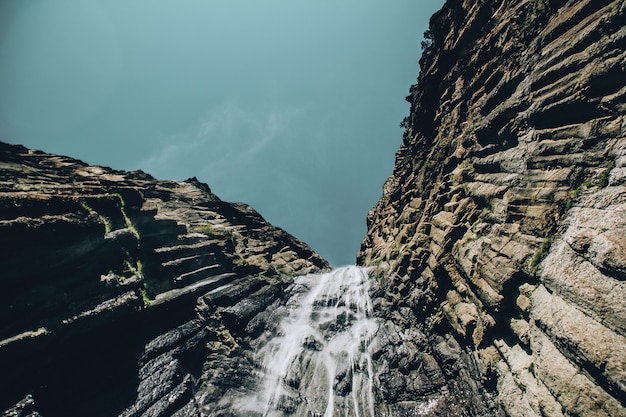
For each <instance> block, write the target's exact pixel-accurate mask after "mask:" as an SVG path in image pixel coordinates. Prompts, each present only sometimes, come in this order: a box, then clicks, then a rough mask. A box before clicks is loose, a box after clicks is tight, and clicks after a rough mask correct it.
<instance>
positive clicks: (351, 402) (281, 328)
mask: <svg viewBox="0 0 626 417" xmlns="http://www.w3.org/2000/svg"><path fill="white" fill-rule="evenodd" d="M370 283H371V279H370V277H369V276H368V274H367V272H366V271H365V270H364V269H362V268H359V267H356V266H349V267H344V268H340V269H336V270H334V271H331V272H328V273H325V274H318V275H307V276H303V277H298V278H296V281H295V287H294V290H293V295H292V296H291V298H290V299H289V300H288V302H287V305H286V307H285V308H286V311H283V313H284V314H283V316H282V319H281V321H280V324H279V325H278V326H277V334H276V336H275V337H273V338H271V339H270V340H269V341H268V342H267V343H266V344H265V345H264V346H263V347H262V348H261V349H260V350H259V352H258V354H259V359H260V360H261V361H262V364H263V374H264V375H263V379H262V384H261V386H260V387H259V392H258V393H257V398H256V400H255V401H254V402H252V403H251V402H247V403H248V405H249V406H252V407H255V408H256V409H255V410H251V409H250V408H248V407H245V408H248V411H252V412H256V413H260V414H261V415H263V416H264V417H285V416H299V417H322V416H323V417H331V416H333V417H343V416H346V417H347V416H354V417H373V416H374V377H373V374H374V371H373V365H372V359H371V356H370V352H369V347H370V343H371V341H372V339H373V338H374V336H375V334H376V332H377V330H378V322H377V320H376V319H375V318H374V316H373V311H372V301H371V299H370V295H369V292H370V286H371V284H370ZM252 404H254V405H252Z"/></svg>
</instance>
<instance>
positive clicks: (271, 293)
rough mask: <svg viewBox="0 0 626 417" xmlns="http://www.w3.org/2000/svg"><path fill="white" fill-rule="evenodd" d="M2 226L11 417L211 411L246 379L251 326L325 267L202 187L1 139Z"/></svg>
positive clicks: (0, 351)
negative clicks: (301, 279) (296, 282)
mask: <svg viewBox="0 0 626 417" xmlns="http://www.w3.org/2000/svg"><path fill="white" fill-rule="evenodd" d="M0 216H1V217H0V248H1V253H2V258H1V259H2V260H1V266H2V273H1V274H0V282H1V283H2V302H1V303H0V369H1V370H2V371H1V372H2V378H0V392H2V394H1V395H0V410H6V411H5V412H4V414H2V415H3V416H38V415H43V416H48V417H49V416H68V415H73V416H79V415H83V416H87V415H89V416H115V415H122V416H129V417H130V416H147V415H150V416H172V415H179V416H183V415H184V416H193V415H200V412H201V409H202V407H203V406H204V405H205V404H206V403H211V402H213V401H215V400H216V399H218V398H221V396H222V395H223V393H224V392H226V391H227V390H228V389H229V388H230V387H232V386H237V385H238V384H239V382H240V381H241V379H242V378H243V376H244V375H246V374H247V373H250V371H251V368H250V367H251V366H252V362H251V361H249V358H248V356H247V355H246V354H245V352H246V351H247V350H246V347H245V346H241V344H240V341H241V337H240V334H241V333H242V332H244V330H243V328H242V326H245V324H242V323H247V322H249V321H250V320H252V319H253V318H254V317H255V316H257V315H258V314H259V313H262V312H264V311H265V308H266V307H267V306H269V305H271V304H272V303H274V302H275V301H276V300H280V299H282V298H283V297H284V289H285V288H286V287H288V286H289V285H290V284H291V282H292V281H293V279H294V277H295V276H298V275H304V274H307V273H309V272H314V271H322V270H324V269H327V268H328V264H327V263H326V261H324V260H323V259H322V258H321V257H319V256H318V255H317V254H315V253H314V252H313V251H312V250H311V249H310V248H309V247H308V246H307V245H305V244H304V243H303V242H301V241H299V240H298V239H296V238H294V237H293V236H291V235H289V234H288V233H286V232H284V231H283V230H281V229H278V228H276V227H273V226H271V225H270V224H268V223H267V222H266V221H265V220H264V219H263V218H262V217H261V216H260V215H259V214H258V213H256V212H255V211H254V210H253V209H251V208H250V207H249V206H246V205H244V204H232V203H226V202H223V201H220V200H219V198H217V197H216V196H215V195H214V194H213V193H212V192H211V191H210V189H209V187H208V186H207V185H206V184H202V183H200V182H198V181H197V180H195V179H190V180H187V181H185V182H178V181H158V180H156V179H154V178H152V177H151V176H149V175H147V174H145V173H143V172H122V171H115V170H112V169H109V168H103V167H95V166H89V165H87V164H84V163H82V162H80V161H77V160H74V159H71V158H67V157H62V156H56V155H49V154H45V153H43V152H38V151H32V150H28V149H26V148H23V147H20V146H13V145H7V144H3V143H0ZM234 306H237V308H234ZM227 310H228V311H227ZM263 325H264V322H263V321H260V322H258V323H257V330H259V331H260V330H262V328H263Z"/></svg>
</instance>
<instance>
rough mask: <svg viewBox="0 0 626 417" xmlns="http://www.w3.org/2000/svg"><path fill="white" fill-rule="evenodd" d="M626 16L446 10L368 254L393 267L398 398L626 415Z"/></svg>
mask: <svg viewBox="0 0 626 417" xmlns="http://www.w3.org/2000/svg"><path fill="white" fill-rule="evenodd" d="M625 24H626V2H624V1H623V0H622V1H620V0H617V1H602V0H593V1H592V0H577V1H571V0H570V1H566V0H497V1H478V0H457V1H452V0H449V1H447V2H446V4H445V5H444V7H443V9H442V10H441V11H439V12H438V13H437V14H435V15H434V16H433V18H432V19H431V23H430V30H429V33H427V36H426V38H427V41H426V44H425V46H427V48H426V49H425V50H424V53H423V56H422V58H421V60H420V66H421V73H420V76H419V79H418V82H417V84H416V85H414V86H413V87H411V90H410V95H409V96H408V97H407V100H408V101H409V102H410V103H411V112H410V115H409V117H408V118H407V119H405V121H404V122H403V124H404V125H406V126H407V129H406V131H405V133H404V137H403V144H402V146H401V147H400V149H399V151H398V152H397V155H396V164H395V168H394V170H393V174H392V175H391V177H390V178H389V179H388V180H387V182H386V183H385V185H384V190H383V196H382V198H381V199H380V201H379V202H378V204H377V205H376V206H375V207H374V208H373V209H372V210H371V212H370V213H369V216H368V219H367V222H368V232H367V236H366V238H365V240H364V242H363V245H362V248H361V251H360V253H359V256H358V262H359V263H360V264H363V265H370V266H375V267H377V268H378V271H379V273H380V279H379V280H380V283H381V287H382V290H381V293H380V294H379V297H378V299H377V300H376V305H377V309H378V311H379V312H380V313H381V314H382V315H383V316H384V317H385V318H386V320H387V321H386V323H385V326H386V327H385V328H386V335H387V336H386V337H387V344H388V347H387V348H381V350H380V352H378V354H377V361H378V369H379V379H380V381H381V386H382V391H381V395H382V397H383V398H382V400H384V401H386V402H388V403H389V405H390V407H395V408H396V409H404V410H418V411H419V412H420V413H422V414H419V415H440V414H437V413H443V414H444V415H484V416H490V415H510V416H586V417H589V416H625V415H626V302H625V300H626V281H625V279H626V275H625V273H626V192H625V191H626V188H625V186H626V117H625V113H626V51H625V50H626V26H625ZM411 415H413V414H411Z"/></svg>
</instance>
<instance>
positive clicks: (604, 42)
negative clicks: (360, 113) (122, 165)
mask: <svg viewBox="0 0 626 417" xmlns="http://www.w3.org/2000/svg"><path fill="white" fill-rule="evenodd" d="M625 24H626V2H625V1H623V0H617V1H606V0H581V1H573V0H570V1H566V0H496V1H491V2H486V1H482V0H454V1H453V0H449V1H447V2H446V4H445V5H444V7H443V8H442V10H441V11H440V12H438V13H437V14H436V15H435V16H433V18H432V19H431V24H430V30H429V34H428V41H429V43H430V45H428V47H427V48H426V49H425V50H424V53H423V56H422V58H421V60H420V66H421V73H420V75H419V79H418V81H417V84H416V85H414V86H413V87H411V91H410V95H409V96H408V97H407V100H408V101H409V102H410V103H411V112H410V115H409V117H408V118H407V119H406V121H405V122H404V123H405V124H406V125H407V129H406V131H405V133H404V136H403V144H402V146H401V147H400V149H399V151H398V153H397V155H396V165H395V168H394V171H393V174H392V176H391V177H390V178H389V179H388V181H387V182H386V184H385V186H384V190H383V196H382V198H381V200H380V201H379V202H378V204H377V205H376V206H375V207H374V208H373V209H372V211H371V212H370V213H369V215H368V219H367V223H368V232H367V235H366V237H365V240H364V242H363V245H362V247H361V251H360V252H359V254H358V260H357V263H358V264H360V265H365V266H368V267H370V271H372V275H373V276H374V277H375V278H376V280H377V282H376V283H375V285H374V284H372V286H371V288H370V287H369V285H370V284H369V281H367V280H366V279H365V275H363V274H364V273H363V272H359V271H362V270H357V269H355V270H353V271H352V272H351V273H349V274H348V273H347V272H342V273H338V274H336V275H335V274H328V275H325V276H324V278H323V279H322V278H315V277H313V276H309V277H305V278H304V279H296V277H297V276H301V275H305V274H308V273H312V272H321V271H325V270H327V269H328V267H329V266H328V264H327V263H326V262H325V261H324V260H323V259H322V258H321V257H319V256H318V255H317V254H315V253H314V252H313V251H312V250H311V249H310V248H309V247H308V246H307V245H306V244H304V243H303V242H301V241H299V240H298V239H296V238H294V237H293V236H291V235H289V234H288V233H286V232H285V231H282V230H280V229H278V228H276V227H273V226H271V225H269V224H268V223H267V222H265V220H264V219H263V218H262V217H261V216H260V215H259V214H258V213H256V212H255V211H254V210H253V209H251V208H250V207H249V206H246V205H244V204H240V203H227V202H223V201H221V200H220V199H219V198H218V197H217V196H215V195H214V194H213V193H212V192H211V190H210V189H209V187H208V186H207V185H206V184H203V183H200V182H198V181H197V180H196V179H190V180H187V181H184V182H179V181H159V180H156V179H154V178H153V177H151V176H150V175H148V174H146V173H143V172H141V171H137V172H123V171H116V170H112V169H109V168H103V167H94V166H89V165H87V164H84V163H82V162H80V161H77V160H74V159H71V158H68V157H62V156H56V155H50V154H46V153H43V152H40V151H33V150H28V149H26V148H24V147H21V146H14V145H8V144H4V143H0V253H1V254H2V258H1V266H2V275H0V282H1V283H2V289H3V291H2V296H1V297H2V302H1V303H0V318H1V320H0V373H1V374H2V378H1V379H0V392H1V393H2V394H1V395H0V411H2V416H3V417H9V416H12V417H13V416H22V417H25V416H31V417H35V416H45V417H51V416H57V415H76V416H82V415H89V416H115V415H120V416H124V417H131V416H146V417H148V416H161V417H169V416H178V417H182V416H203V415H209V416H222V417H225V416H240V415H245V416H260V415H263V411H261V410H259V409H247V408H245V407H244V408H236V407H234V406H233V404H234V403H235V402H236V401H238V400H239V399H240V397H241V395H248V394H250V392H249V391H250V390H252V389H253V388H254V385H255V384H257V383H258V381H256V379H255V378H257V374H258V373H260V371H259V368H260V365H259V363H257V362H256V361H257V359H256V357H255V355H256V354H255V349H258V351H260V352H263V350H264V349H265V350H271V349H278V347H277V345H276V346H275V345H274V344H273V343H278V342H279V341H280V339H278V340H275V341H271V340H270V342H268V338H269V337H270V336H271V335H274V336H275V335H276V333H277V332H278V327H279V322H280V320H282V319H284V318H285V317H288V315H287V310H290V311H293V309H295V308H297V307H298V306H299V305H301V304H302V305H305V306H308V307H307V308H309V310H311V313H310V315H311V316H314V315H315V316H316V317H317V318H319V316H320V312H322V313H323V314H325V315H327V316H328V317H330V316H332V315H333V314H335V313H333V312H334V311H341V314H339V315H338V316H337V317H335V318H333V320H337V321H336V322H333V321H332V320H329V321H327V320H326V318H327V317H326V318H325V317H322V319H324V320H320V322H318V323H316V326H315V329H313V330H311V332H317V331H318V330H317V329H321V330H320V332H321V333H325V334H326V335H327V336H328V337H329V340H332V338H334V337H335V336H337V332H336V330H337V329H336V328H341V327H343V328H349V327H350V325H352V324H354V323H357V322H361V323H366V324H368V326H369V324H372V323H373V318H372V317H371V314H372V312H373V313H374V314H376V315H377V316H378V317H377V318H376V320H375V322H376V327H375V329H376V330H375V333H376V335H375V336H372V334H373V333H374V330H372V329H374V327H373V326H372V327H371V328H370V327H366V330H367V331H365V332H364V333H363V334H357V336H358V338H359V340H360V339H364V340H366V341H367V347H363V348H360V350H358V354H357V353H354V356H357V357H358V356H360V357H361V359H359V362H363V363H364V365H360V364H355V363H350V362H349V361H339V360H338V361H337V362H336V365H333V366H335V367H336V368H337V369H335V370H334V372H335V373H334V375H335V378H333V380H332V381H329V383H328V386H330V390H331V392H330V394H332V395H335V396H336V397H337V401H336V402H335V403H334V404H343V405H346V408H345V409H350V410H358V409H361V410H364V411H363V413H365V414H367V413H369V414H372V415H386V416H416V415H417V416H436V415H450V416H598V417H599V416H625V415H626V324H625V323H626V303H625V302H624V300H625V299H626V283H625V277H626V241H625V239H626V237H625V236H626V192H625V191H626V188H625V186H626V117H625V111H626V83H625V82H624V80H626V25H625ZM342 274H343V275H344V276H351V277H352V278H358V279H357V280H356V281H357V284H355V287H353V288H352V289H351V290H350V291H354V292H355V293H356V292H358V293H359V295H358V296H356V295H354V294H352V293H349V294H348V296H350V297H352V298H350V300H351V301H345V298H344V295H343V294H342V293H341V292H340V290H339V287H342V285H340V284H341V283H338V282H335V281H333V280H339V279H343V278H335V277H339V276H342ZM320 280H321V281H324V280H325V282H326V284H328V285H327V286H326V287H324V289H323V290H322V289H319V287H318V286H317V284H318V283H319V282H318V281H320ZM365 282H368V284H367V285H368V287H367V290H365V289H364V288H363V285H365V284H364V283H365ZM308 287H311V288H318V291H320V292H321V294H322V295H324V297H323V298H322V299H321V300H320V299H316V298H314V297H311V298H307V297H305V294H304V293H303V291H305V290H304V289H303V288H308ZM355 288H356V289H355ZM357 289H358V291H357ZM293 294H295V298H294V299H293V300H295V301H292V302H291V303H292V304H291V305H289V300H290V298H289V297H291V296H292V295H293ZM370 296H371V302H370V299H369V297H370ZM355 299H358V302H356V301H354V300H355ZM301 300H306V302H302V301H301ZM341 300H343V301H341ZM364 300H365V301H366V302H364ZM333 303H335V304H336V305H335V304H333ZM352 304H354V305H355V306H356V307H355V309H354V311H352V310H351V309H352V307H353V306H352ZM363 305H366V307H367V308H364V307H363ZM337 307H339V308H337ZM353 313H358V314H353ZM331 318H332V317H331ZM300 319H302V320H303V322H302V323H300V322H296V325H297V326H296V327H298V328H300V327H304V328H307V329H308V328H309V327H310V326H309V324H308V323H306V322H305V318H304V317H299V316H298V320H300ZM335 327H336V328H335ZM307 331H308V330H307ZM286 333H289V332H286ZM294 333H295V331H294ZM281 337H285V338H287V337H289V334H284V335H281ZM355 340H356V339H355ZM300 342H301V345H302V346H301V347H298V348H302V349H305V350H307V351H298V352H295V351H289V355H285V356H286V357H287V356H289V357H295V358H300V359H296V362H297V363H296V362H294V363H293V364H292V363H289V364H287V363H285V364H284V365H285V368H286V369H287V368H288V369H287V371H286V373H285V376H284V377H282V378H283V379H282V380H281V381H279V382H278V383H277V384H278V385H279V386H280V389H277V388H278V387H274V386H272V387H269V388H268V390H269V391H270V392H271V393H272V394H271V396H270V398H271V401H270V402H272V405H273V406H274V405H275V406H276V410H277V411H276V413H277V414H276V415H290V414H292V413H294V412H297V413H300V414H299V415H322V414H321V413H331V414H332V413H333V407H332V404H333V403H331V402H330V401H328V402H325V401H326V397H325V396H324V395H319V398H317V399H316V400H315V401H312V402H317V404H314V407H317V408H307V407H308V406H307V407H304V406H303V404H302V401H300V400H301V399H302V396H303V395H306V394H302V392H306V389H310V390H311V391H309V392H315V394H316V395H318V394H319V392H320V390H322V391H323V390H324V389H327V388H326V385H324V384H322V383H316V382H315V381H314V380H315V379H316V375H317V372H318V369H322V368H323V366H322V365H320V363H325V362H326V361H325V360H319V361H318V359H312V358H317V357H320V356H322V357H324V358H326V357H327V356H328V357H330V356H337V357H339V356H341V355H342V354H344V353H345V354H351V355H352V354H353V353H352V351H349V350H346V352H343V350H345V349H344V348H343V347H342V348H341V349H343V350H341V349H340V350H339V351H334V350H332V349H331V350H330V351H331V352H332V354H328V355H327V356H324V355H326V353H325V349H326V346H327V345H326V346H325V345H324V343H325V342H324V341H323V340H321V339H320V340H317V339H315V338H314V337H312V336H311V335H310V334H307V336H306V337H305V338H304V339H303V340H302V341H300ZM350 343H351V344H352V345H353V344H354V343H353V342H350ZM356 351H357V350H355V352H356ZM278 352H280V349H278ZM337 352H339V353H337ZM270 362H277V363H280V362H281V356H280V355H279V356H277V357H272V359H271V360H270ZM300 364H302V365H303V366H302V367H300V366H299V365H300ZM304 365H306V366H304ZM299 373H301V374H302V375H300V376H301V378H298V375H299ZM322 373H323V372H322ZM294 375H295V376H294ZM305 376H306V378H305ZM277 378H278V379H280V378H279V377H277ZM355 378H357V379H355ZM358 378H360V381H361V384H362V385H363V386H367V387H368V391H367V393H355V392H351V390H352V389H353V385H356V384H355V383H354V381H357V380H359V379H358ZM257 379H258V378H257ZM305 379H306V380H312V381H314V382H313V385H312V386H310V387H305V390H300V391H299V389H300V384H301V382H302V381H303V380H305ZM370 381H372V382H371V383H370ZM274 385H276V384H274ZM372 385H375V386H374V387H372ZM313 390H314V391H313ZM276 392H277V393H279V394H276ZM370 393H371V395H370ZM330 394H329V396H331V397H332V395H330ZM359 396H360V397H359ZM274 397H276V398H274ZM366 397H367V398H366ZM352 398H357V400H354V401H355V403H354V406H352V405H351V404H352V403H351V402H350V401H352ZM358 398H361V399H364V400H363V401H362V402H363V404H358V402H359V400H358ZM274 403H275V404H274ZM312 407H313V406H312ZM350 407H352V408H350ZM242 409H245V410H246V411H245V412H244V411H240V410H242ZM372 409H373V410H374V411H372ZM294 410H297V411H294ZM311 410H315V411H314V412H312V411H311ZM307 413H308V414H307ZM311 413H313V414H311ZM336 414H338V412H337V413H336Z"/></svg>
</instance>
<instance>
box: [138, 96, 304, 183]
mask: <svg viewBox="0 0 626 417" xmlns="http://www.w3.org/2000/svg"><path fill="white" fill-rule="evenodd" d="M301 114H302V111H301V110H299V109H292V108H288V109H272V110H257V109H247V108H244V107H242V106H239V105H236V104H234V103H227V104H224V105H223V106H222V107H220V108H218V109H213V110H211V111H209V112H207V113H206V115H205V116H204V117H203V118H202V119H200V120H198V122H197V123H195V124H194V125H193V126H191V127H189V129H187V130H186V131H184V132H178V133H176V134H174V135H168V136H161V137H158V138H157V139H156V140H155V145H154V147H153V149H152V150H151V151H150V152H149V154H148V155H147V156H146V157H145V158H144V159H143V160H141V161H140V162H139V164H138V166H137V167H138V168H140V169H143V170H144V171H147V172H150V173H152V174H154V175H155V176H157V177H159V178H174V179H182V178H186V177H189V176H204V177H208V178H210V179H211V180H218V181H219V179H220V178H224V177H227V176H231V175H232V174H234V173H237V172H240V171H241V170H242V168H247V169H246V170H248V169H249V168H250V164H255V163H256V161H257V160H258V158H260V157H261V156H265V157H268V156H271V153H272V152H273V151H275V150H277V149H280V147H281V143H282V142H284V141H287V140H289V139H291V138H292V137H293V135H294V133H295V131H296V128H297V119H298V116H299V115H301ZM265 159H267V158H265Z"/></svg>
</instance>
